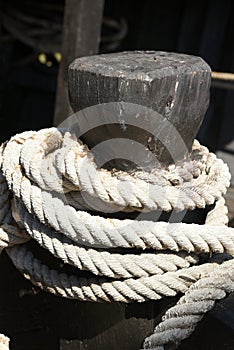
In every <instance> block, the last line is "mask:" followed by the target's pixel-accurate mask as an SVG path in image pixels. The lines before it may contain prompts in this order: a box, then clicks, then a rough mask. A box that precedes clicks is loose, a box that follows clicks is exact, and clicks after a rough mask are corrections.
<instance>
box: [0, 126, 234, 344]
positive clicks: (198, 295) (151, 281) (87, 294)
mask: <svg viewBox="0 0 234 350" xmlns="http://www.w3.org/2000/svg"><path fill="white" fill-rule="evenodd" d="M0 163H1V173H0V223H1V226H0V248H1V249H3V248H7V253H8V255H9V257H10V258H11V260H12V261H13V263H14V264H15V266H16V267H17V268H18V269H19V271H21V272H22V273H23V275H24V276H25V277H26V278H28V279H30V280H31V281H32V282H33V283H34V284H35V285H37V286H39V287H41V288H42V289H44V290H46V291H48V292H50V293H53V294H55V295H59V296H62V297H66V298H75V299H79V300H82V301H95V302H96V301H106V302H110V301H118V302H124V303H127V302H132V301H137V302H144V301H146V300H159V299H161V298H163V297H164V296H175V295H176V294H177V293H178V292H181V293H185V295H184V297H183V298H181V299H180V301H179V302H178V304H177V305H176V306H175V307H174V308H172V309H170V310H168V311H167V312H166V314H165V316H164V318H163V320H162V322H161V323H160V324H159V325H158V326H157V327H156V329H155V332H154V334H153V335H152V336H150V337H149V338H147V339H146V340H145V342H144V349H163V348H164V345H166V344H170V343H174V344H179V342H180V341H181V340H182V339H184V338H186V337H187V336H188V335H189V334H190V333H191V332H192V331H193V329H194V328H195V326H196V324H197V323H198V322H199V321H200V319H201V318H202V317H203V315H204V313H205V312H207V311H208V310H209V309H210V308H211V307H212V306H213V305H214V302H215V301H216V300H218V299H221V298H223V297H224V296H225V295H226V293H227V292H230V291H232V290H234V286H233V281H234V267H233V264H232V259H231V258H232V257H233V256H234V229H233V228H229V227H227V223H228V218H227V208H226V206H225V202H224V199H223V195H224V194H225V192H226V189H227V187H228V186H229V184H230V173H229V171H228V168H227V166H226V165H225V164H224V163H223V162H222V160H220V159H217V158H216V156H215V155H214V154H212V153H209V151H208V150H207V148H205V147H203V146H201V145H200V144H199V143H198V142H197V141H195V142H194V145H193V149H192V152H191V156H190V159H189V160H186V161H184V162H182V163H181V164H177V165H170V166H169V167H168V168H167V169H153V170H151V171H148V172H145V171H141V170H139V171H135V172H134V173H126V172H123V171H117V170H112V171H108V170H106V169H103V168H97V166H96V164H95V160H94V157H93V156H92V154H91V152H90V151H89V149H88V147H87V146H86V145H83V144H82V142H81V141H80V140H77V139H76V137H75V136H74V135H72V134H70V133H69V132H65V131H64V130H59V129H56V128H51V129H44V130H41V131H38V132H33V131H29V132H24V133H22V134H18V135H16V136H14V137H12V138H11V140H10V141H9V142H7V143H5V144H3V145H2V146H1V149H0ZM208 205H213V209H212V210H210V211H209V213H208V214H207V217H206V221H205V224H204V225H198V224H186V223H168V222H161V221H151V220H145V219H144V216H143V219H141V220H140V219H139V218H138V219H136V220H134V219H129V218H126V217H127V216H130V217H131V214H132V212H133V213H134V214H136V213H137V212H138V214H139V216H141V215H142V214H144V213H145V212H154V211H156V210H157V211H163V212H171V211H172V210H175V211H183V210H194V209H195V208H205V207H206V206H208ZM113 211H117V212H121V215H124V218H123V219H120V218H113V215H112V216H111V214H110V213H113ZM155 215H156V214H155ZM118 217H119V216H118ZM31 239H33V240H34V241H36V242H37V243H38V244H39V245H40V246H41V247H43V248H44V249H46V250H48V251H49V252H50V253H52V254H53V255H54V256H55V257H57V258H59V259H61V260H62V261H63V262H64V263H66V264H69V265H72V266H73V267H75V268H77V269H79V270H86V271H89V274H88V276H90V274H91V276H90V277H87V278H86V277H80V276H79V274H78V273H77V274H74V275H68V274H65V273H59V272H58V271H56V270H54V269H51V268H50V267H49V266H47V265H46V263H45V262H43V261H40V260H39V259H38V258H37V257H35V256H34V255H33V253H32V251H31V250H30V246H29V243H28V241H29V240H31ZM204 253H209V254H207V255H209V256H210V254H211V253H218V254H220V258H219V261H218V260H217V259H216V260H215V259H212V258H211V259H209V261H208V258H207V262H206V263H200V262H199V260H200V255H201V254H203V255H204ZM223 253H226V254H225V257H224V255H223ZM227 254H228V260H227V261H226V256H227ZM215 256H216V254H215ZM202 261H204V257H203V260H202ZM192 265H194V266H192ZM214 269H215V274H214V273H213V271H214ZM1 339H3V341H2V343H4V342H5V345H4V346H5V347H6V346H8V345H7V341H6V338H4V337H3V338H0V344H1Z"/></svg>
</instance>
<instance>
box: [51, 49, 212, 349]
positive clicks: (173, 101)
mask: <svg viewBox="0 0 234 350" xmlns="http://www.w3.org/2000/svg"><path fill="white" fill-rule="evenodd" d="M209 86H210V68H209V66H208V65H207V64H206V63H205V62H204V61H203V60H202V59H201V58H199V57H195V56H187V55H180V54H173V53H171V54H170V53H165V52H153V51H150V52H148V51H147V52H125V53H119V54H108V55H99V56H92V57H84V58H80V59H76V60H75V61H74V62H73V63H72V64H71V66H70V68H69V94H70V102H71V106H72V108H73V110H74V112H79V111H80V110H82V109H84V108H86V107H90V106H95V105H98V106H101V104H102V103H109V102H114V103H116V102H120V108H121V103H122V102H124V103H134V104H137V105H141V106H143V108H144V107H149V108H150V109H152V110H154V111H155V112H156V114H153V115H152V116H151V114H150V113H149V114H147V113H146V114H144V112H142V110H141V114H139V115H138V116H137V115H135V116H133V120H134V118H135V119H137V118H142V120H141V122H142V124H141V125H142V128H139V127H133V126H131V125H129V124H128V120H127V119H125V117H126V118H127V117H128V115H127V114H125V115H122V116H121V120H120V119H119V115H118V113H119V112H121V113H122V110H118V109H117V110H115V113H111V108H112V105H111V104H110V105H108V106H109V107H110V109H109V110H108V108H109V107H107V109H103V110H99V107H98V106H97V109H96V110H97V112H98V111H99V112H100V113H97V115H96V118H97V119H98V118H103V113H104V114H105V111H107V118H108V115H109V117H110V119H109V122H110V123H111V124H110V125H107V124H106V122H108V120H104V123H105V125H102V124H103V123H101V125H99V127H95V128H93V127H92V122H93V121H91V119H89V112H87V113H84V114H83V115H84V119H83V120H80V119H79V118H78V124H79V122H80V121H81V124H82V123H83V125H81V126H80V125H79V127H80V128H81V129H82V128H83V130H88V132H85V133H84V134H83V135H82V138H83V140H84V141H85V142H86V143H87V144H88V145H89V146H90V147H93V146H95V145H97V144H99V143H100V142H102V141H103V140H104V141H105V140H107V139H110V138H113V139H114V138H116V137H117V138H125V139H126V138H127V139H130V140H136V141H137V142H139V143H141V144H143V146H144V148H147V149H148V150H149V152H151V151H152V153H153V154H154V157H155V160H157V161H159V162H160V164H161V165H162V166H163V165H166V164H168V163H170V162H172V161H175V162H176V161H179V160H181V159H183V158H184V157H185V153H186V151H188V152H189V151H190V149H191V145H192V142H193V139H194V137H195V135H196V133H197V130H198V128H199V126H200V124H201V122H202V119H203V116H204V114H205V112H206V109H207V106H208V101H209ZM114 106H116V105H114ZM134 106H135V105H134ZM95 108H96V107H94V110H93V111H94V112H95ZM113 108H114V107H113ZM130 109H131V105H130ZM139 111H140V109H139ZM91 112H92V111H91ZM112 112H113V111H112ZM133 112H134V109H133ZM108 113H109V114H108ZM91 114H92V113H91ZM113 114H114V116H113ZM130 114H131V113H130ZM155 116H156V118H157V117H158V118H159V119H160V118H161V117H162V118H163V119H162V120H163V121H164V122H165V121H167V123H166V129H164V128H161V126H163V125H161V120H159V123H158V124H156V126H159V127H160V130H157V129H154V128H153V129H152V125H153V126H154V125H155V124H154V122H155V121H154V120H153V118H155ZM81 117H82V113H81ZM81 119H82V118H81ZM102 121H103V120H102ZM113 123H116V124H113ZM123 123H124V126H126V127H124V128H123ZM152 123H153V124H152ZM71 124H73V122H72V123H71ZM85 124H86V125H85ZM169 124H172V125H173V128H175V129H176V131H177V132H178V133H179V137H181V138H182V140H183V142H184V145H185V148H181V149H179V150H181V153H180V152H179V150H178V152H177V153H176V157H175V156H174V157H173V159H171V156H170V152H168V151H167V150H168V149H173V148H176V143H177V140H176V139H175V138H173V137H172V136H173V135H172V134H173V133H172V134H171V133H170V132H169V129H168V125H169ZM68 125H69V122H68ZM72 126H74V125H72ZM149 130H151V131H152V133H153V134H154V135H153V136H155V138H152V137H149V136H150V135H149V134H150V133H149V132H148V131H149ZM159 132H160V133H161V134H163V137H164V138H165V140H161V141H162V142H160V143H159V142H158V140H159V136H160V135H159ZM81 134H82V132H81ZM151 136H152V135H151ZM157 136H158V139H157ZM174 136H175V135H174ZM114 156H115V155H113V158H114ZM142 161H143V162H142V163H141V165H142V166H143V167H144V165H145V166H147V165H148V163H147V162H146V163H145V164H144V160H142ZM109 165H111V164H109ZM114 165H115V166H116V167H121V168H124V167H125V164H124V163H123V162H121V161H118V162H116V163H114ZM126 167H127V169H128V165H127V166H126ZM169 302H171V300H170V301H169ZM167 303H168V300H162V301H160V302H146V303H143V304H137V303H132V304H129V305H124V304H119V303H110V304H97V303H81V302H72V303H70V302H68V303H65V304H63V306H62V307H60V308H57V309H56V310H54V311H55V313H56V315H55V318H56V319H63V322H62V324H63V326H62V327H63V333H64V339H63V340H61V342H60V349H61V350H72V349H76V350H84V349H89V350H93V349H95V350H109V349H113V350H117V349H118V350H119V349H121V350H137V349H140V348H141V346H142V342H143V340H144V338H145V337H146V336H148V335H149V334H150V333H151V332H152V331H153V328H154V326H155V322H158V321H159V317H160V316H159V315H160V313H161V312H162V311H163V310H164V308H165V306H166V305H167ZM64 305H65V307H64ZM64 320H66V321H65V322H64ZM71 324H72V327H71ZM65 328H66V331H65ZM71 328H72V329H71Z"/></svg>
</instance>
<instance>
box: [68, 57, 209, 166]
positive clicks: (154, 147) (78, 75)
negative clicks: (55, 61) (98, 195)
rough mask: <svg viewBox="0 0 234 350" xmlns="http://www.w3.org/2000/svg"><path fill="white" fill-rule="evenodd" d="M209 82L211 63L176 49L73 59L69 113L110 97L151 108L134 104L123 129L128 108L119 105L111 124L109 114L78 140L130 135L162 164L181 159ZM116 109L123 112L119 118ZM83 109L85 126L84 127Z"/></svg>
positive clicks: (199, 117)
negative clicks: (137, 106) (137, 108)
mask: <svg viewBox="0 0 234 350" xmlns="http://www.w3.org/2000/svg"><path fill="white" fill-rule="evenodd" d="M209 87H210V67H209V66H208V65H207V64H206V63H205V62H204V61H203V60H202V59H201V58H200V57H195V56H189V55H182V54H176V53H165V52H155V51H135V52H123V53H117V54H107V55H105V54H104V55H98V56H92V57H83V58H80V59H76V60H75V61H74V62H73V63H72V64H71V66H70V68H69V94H70V102H71V106H72V108H73V111H74V112H78V111H80V110H82V109H84V108H86V107H89V106H94V105H99V104H102V103H109V102H125V103H134V104H137V105H139V106H145V107H148V108H149V109H151V110H153V111H155V114H151V113H150V112H149V113H147V112H144V110H142V109H141V108H140V107H139V113H137V112H138V111H137V110H136V106H135V109H134V107H133V111H132V113H135V115H136V117H135V119H132V118H131V122H132V121H133V123H134V126H132V125H128V126H127V127H125V128H123V127H122V126H123V123H124V124H125V126H126V125H127V124H128V115H129V113H130V114H131V111H127V112H126V113H125V114H124V112H123V110H120V111H116V115H115V118H116V120H115V121H114V122H116V123H117V124H115V125H113V120H111V119H110V122H109V123H112V125H107V124H106V125H105V126H101V127H99V128H95V130H90V131H89V132H86V133H85V135H83V136H82V138H83V141H84V142H86V143H87V144H88V145H89V146H90V147H93V146H95V145H96V144H98V143H100V142H101V141H103V140H105V139H109V138H110V137H115V138H116V137H118V138H127V139H133V140H136V141H137V142H140V143H141V144H143V145H144V146H145V147H146V148H147V149H149V152H153V154H154V155H155V157H156V159H157V160H158V161H159V162H160V163H161V164H162V165H164V164H167V163H170V162H172V161H178V160H181V159H183V158H184V157H185V156H186V152H187V151H188V152H189V151H190V150H191V146H192V143H193V140H194V137H195V135H196V134H197V131H198V128H199V126H200V125H201V122H202V120H203V117H204V114H205V112H206V109H207V107H208V103H209ZM127 108H130V109H131V106H130V105H129V106H128V107H127ZM113 109H114V107H113ZM118 112H119V113H120V112H123V113H122V115H121V123H119V115H118ZM101 113H102V114H103V113H104V110H103V112H100V114H101ZM86 114H87V118H86V119H87V121H86V124H87V125H85V126H84V127H86V128H87V127H89V120H88V113H86ZM112 114H113V113H112ZM109 115H110V117H109V118H111V113H110V114H109ZM125 118H126V119H125ZM107 119H108V114H107ZM155 119H156V120H155ZM104 122H105V123H107V122H108V120H105V121H104ZM90 123H91V121H90ZM136 126H139V127H140V128H141V130H139V128H138V129H137V128H136ZM149 131H150V132H149ZM177 133H178V134H177ZM150 134H151V135H150ZM152 134H153V135H152ZM152 136H153V137H152ZM160 137H161V139H160ZM179 137H181V142H180V144H179V143H178V142H179ZM176 147H177V150H176V151H177V152H175V148H176ZM171 153H174V154H173V155H172V154H171ZM175 153H176V154H175ZM147 161H148V159H147V157H146V163H147ZM146 163H145V165H147V164H146ZM115 165H116V163H115ZM142 165H144V163H143V164H142ZM119 166H120V164H119ZM123 167H124V166H123ZM123 167H122V168H123Z"/></svg>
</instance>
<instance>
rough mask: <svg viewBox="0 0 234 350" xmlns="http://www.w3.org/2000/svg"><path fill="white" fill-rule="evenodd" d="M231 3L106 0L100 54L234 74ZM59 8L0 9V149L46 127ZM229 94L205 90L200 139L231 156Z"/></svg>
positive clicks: (233, 107)
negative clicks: (133, 54) (158, 57)
mask: <svg viewBox="0 0 234 350" xmlns="http://www.w3.org/2000/svg"><path fill="white" fill-rule="evenodd" d="M233 10H234V2H233V1H232V0H210V1H194V0H193V1H191V0H187V1H186V0H177V1H173V2H172V1H161V0H158V1H157V0H146V1H142V0H124V1H122V0H106V1H105V8H104V17H103V24H102V40H101V45H100V52H113V51H121V50H135V49H141V50H142V49H154V50H166V51H176V52H183V53H188V54H194V55H199V56H201V57H202V58H204V59H205V60H206V61H207V62H208V63H209V64H210V66H211V68H212V70H215V71H223V72H233V71H234V40H233V34H234V26H233V16H234V11H233ZM63 11H64V1H63V0H56V1H55V0H49V1H46V0H41V1H35V0H21V1H19V0H8V1H7V2H6V1H4V0H1V1H0V19H1V21H0V23H1V27H0V75H1V79H0V123H1V135H0V137H1V141H3V140H5V139H7V138H9V136H10V135H12V134H15V133H16V132H18V131H22V130H25V129H27V130H28V129H39V128H43V127H47V126H51V125H52V124H53V115H54V105H55V94H56V82H57V74H58V67H59V61H60V58H61V57H60V56H61V55H60V52H61V32H62V22H63ZM233 112H234V90H230V89H228V90H227V89H224V88H212V89H211V102H210V107H209V110H208V112H207V114H206V118H205V121H204V123H203V125H202V128H201V129H200V132H199V139H200V140H201V141H202V142H203V143H204V144H206V145H208V146H209V147H210V148H211V150H213V151H216V150H221V151H225V152H226V153H228V154H230V153H232V152H233V150H234V146H233V133H234V117H233Z"/></svg>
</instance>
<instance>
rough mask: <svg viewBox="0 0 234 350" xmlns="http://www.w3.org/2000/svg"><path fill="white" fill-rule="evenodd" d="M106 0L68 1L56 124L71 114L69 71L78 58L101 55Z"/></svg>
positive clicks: (64, 25)
mask: <svg viewBox="0 0 234 350" xmlns="http://www.w3.org/2000/svg"><path fill="white" fill-rule="evenodd" d="M103 6H104V0H95V1H93V0H66V2H65V11H64V21H63V35H62V62H61V64H60V67H59V74H58V83H57V95H56V103H55V116H54V125H58V124H60V123H61V122H62V121H63V120H64V119H66V118H67V117H68V115H69V114H71V108H70V104H69V99H68V89H67V72H68V66H69V64H70V63H71V62H72V61H73V60H74V59H75V58H76V57H82V56H89V55H93V54H95V53H97V52H98V49H99V43H100V37H101V25H102V12H103Z"/></svg>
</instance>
